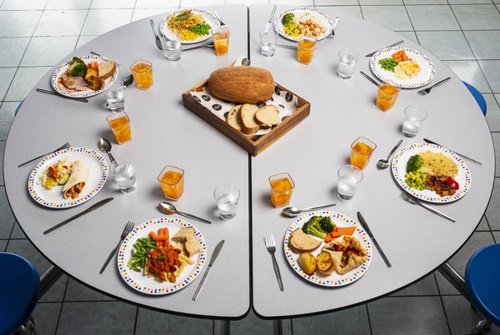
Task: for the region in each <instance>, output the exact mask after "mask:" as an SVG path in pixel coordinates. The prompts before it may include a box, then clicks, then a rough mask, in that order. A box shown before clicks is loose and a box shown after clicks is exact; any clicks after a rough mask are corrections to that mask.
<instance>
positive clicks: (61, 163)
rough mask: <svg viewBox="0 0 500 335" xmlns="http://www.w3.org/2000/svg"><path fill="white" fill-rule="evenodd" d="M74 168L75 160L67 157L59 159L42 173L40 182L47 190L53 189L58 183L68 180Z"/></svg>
mask: <svg viewBox="0 0 500 335" xmlns="http://www.w3.org/2000/svg"><path fill="white" fill-rule="evenodd" d="M72 169H73V161H71V160H69V159H67V158H65V159H62V160H58V161H57V162H56V163H55V164H53V165H50V166H49V167H48V168H47V171H45V172H44V173H42V175H41V176H40V183H41V184H42V186H43V187H45V188H46V189H47V190H52V189H53V188H54V187H55V186H58V185H64V184H66V183H67V182H68V179H69V176H70V174H71V170H72Z"/></svg>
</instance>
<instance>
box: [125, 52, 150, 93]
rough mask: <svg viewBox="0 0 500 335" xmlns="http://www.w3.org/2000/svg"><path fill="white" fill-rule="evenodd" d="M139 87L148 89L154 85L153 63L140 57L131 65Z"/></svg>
mask: <svg viewBox="0 0 500 335" xmlns="http://www.w3.org/2000/svg"><path fill="white" fill-rule="evenodd" d="M130 71H132V76H134V81H135V84H136V85H137V88H140V89H141V90H147V89H148V88H150V87H151V85H153V64H151V63H150V62H148V61H147V60H143V59H139V60H136V61H135V62H134V64H132V66H130Z"/></svg>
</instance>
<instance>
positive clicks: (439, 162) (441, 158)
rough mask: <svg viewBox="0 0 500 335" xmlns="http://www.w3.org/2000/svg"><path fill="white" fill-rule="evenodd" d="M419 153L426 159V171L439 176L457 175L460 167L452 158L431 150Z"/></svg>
mask: <svg viewBox="0 0 500 335" xmlns="http://www.w3.org/2000/svg"><path fill="white" fill-rule="evenodd" d="M419 155H420V157H422V159H423V160H424V165H423V167H424V169H425V171H426V172H428V173H431V174H433V175H437V176H450V177H456V176H457V174H458V167H457V164H455V162H454V161H453V160H452V159H451V158H449V157H447V156H445V155H443V154H439V153H435V152H431V151H426V152H422V153H419Z"/></svg>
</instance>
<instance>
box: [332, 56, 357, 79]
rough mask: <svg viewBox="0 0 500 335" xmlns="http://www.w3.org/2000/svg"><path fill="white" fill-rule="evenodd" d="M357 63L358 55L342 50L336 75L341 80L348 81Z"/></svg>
mask: <svg viewBox="0 0 500 335" xmlns="http://www.w3.org/2000/svg"><path fill="white" fill-rule="evenodd" d="M357 62H358V53H356V52H354V51H351V50H349V49H342V50H341V51H340V52H339V67H338V70H337V72H338V74H339V76H340V77H341V78H342V79H349V78H351V77H352V74H353V73H354V68H355V67H356V63H357Z"/></svg>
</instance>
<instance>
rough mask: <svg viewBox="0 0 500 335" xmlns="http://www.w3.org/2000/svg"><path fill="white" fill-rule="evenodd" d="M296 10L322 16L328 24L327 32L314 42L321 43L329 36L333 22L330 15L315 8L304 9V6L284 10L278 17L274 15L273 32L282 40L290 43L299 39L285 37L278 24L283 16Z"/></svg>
mask: <svg viewBox="0 0 500 335" xmlns="http://www.w3.org/2000/svg"><path fill="white" fill-rule="evenodd" d="M296 10H304V11H308V12H313V13H314V12H315V13H317V14H319V15H321V16H323V17H324V18H325V19H326V21H327V22H328V27H327V30H326V32H325V34H324V36H323V37H321V38H317V39H316V41H321V40H323V39H325V38H327V37H328V35H330V34H331V33H332V30H333V20H332V18H331V17H330V15H328V14H326V13H325V12H323V11H321V10H319V9H317V8H309V7H305V6H301V7H294V8H289V9H286V10H284V11H282V12H281V13H279V14H278V15H276V17H275V18H274V22H273V26H274V30H275V31H276V32H277V33H278V34H279V35H280V36H282V37H283V38H286V39H288V40H290V41H295V42H297V41H298V40H299V38H300V37H301V36H299V37H292V36H289V35H286V34H285V33H284V31H282V29H279V24H280V22H281V19H282V18H283V16H284V15H286V14H288V13H291V12H293V11H296Z"/></svg>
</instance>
